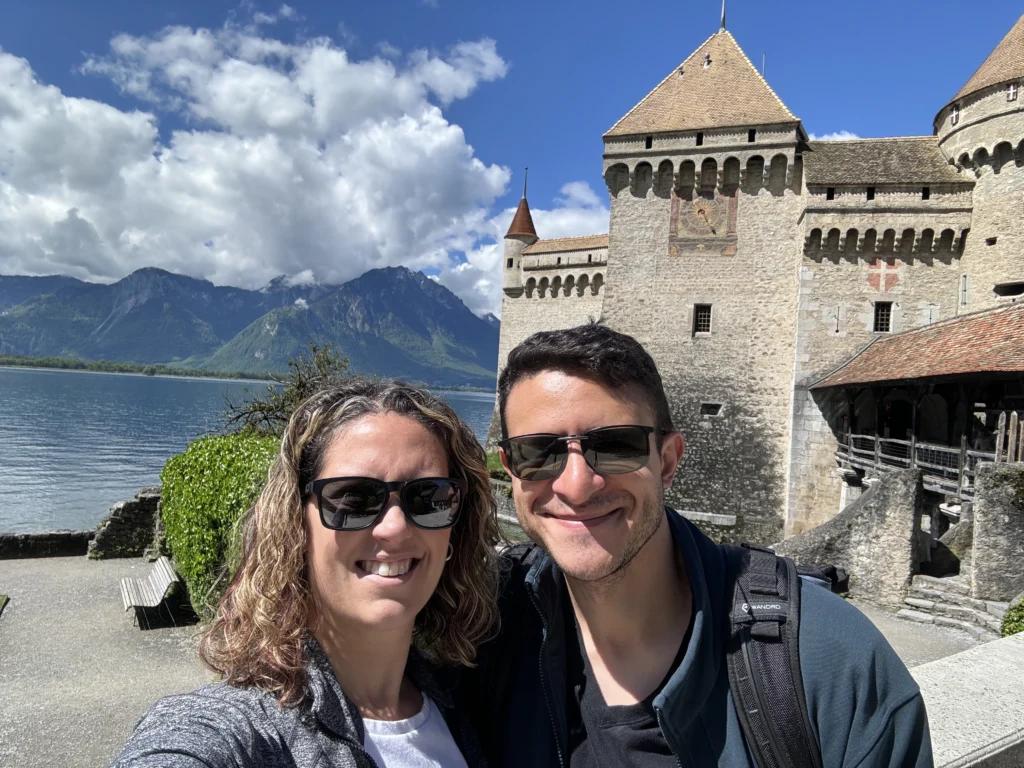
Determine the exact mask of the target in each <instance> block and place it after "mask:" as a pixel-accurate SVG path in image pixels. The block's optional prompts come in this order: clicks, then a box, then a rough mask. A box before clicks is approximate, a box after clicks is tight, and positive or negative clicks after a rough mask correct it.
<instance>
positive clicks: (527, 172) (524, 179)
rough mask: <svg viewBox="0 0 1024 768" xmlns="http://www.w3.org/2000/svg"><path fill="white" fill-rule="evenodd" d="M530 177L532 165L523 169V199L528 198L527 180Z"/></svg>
mask: <svg viewBox="0 0 1024 768" xmlns="http://www.w3.org/2000/svg"><path fill="white" fill-rule="evenodd" d="M529 178H530V166H526V168H525V169H524V170H523V200H525V199H526V181H527V179H529Z"/></svg>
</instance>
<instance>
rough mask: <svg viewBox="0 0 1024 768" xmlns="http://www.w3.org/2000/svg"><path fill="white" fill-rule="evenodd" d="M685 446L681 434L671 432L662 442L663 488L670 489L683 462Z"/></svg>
mask: <svg viewBox="0 0 1024 768" xmlns="http://www.w3.org/2000/svg"><path fill="white" fill-rule="evenodd" d="M684 448H685V444H684V442H683V436H682V434H681V433H679V432H669V433H668V434H667V435H665V437H664V438H663V439H662V442H661V486H662V488H668V487H669V486H670V485H672V481H673V480H674V479H675V476H676V470H677V469H679V462H680V461H682V460H683V450H684Z"/></svg>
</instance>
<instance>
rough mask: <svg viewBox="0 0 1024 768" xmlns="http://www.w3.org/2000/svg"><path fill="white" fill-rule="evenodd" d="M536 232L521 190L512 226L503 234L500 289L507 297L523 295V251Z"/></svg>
mask: <svg viewBox="0 0 1024 768" xmlns="http://www.w3.org/2000/svg"><path fill="white" fill-rule="evenodd" d="M539 239H540V238H538V237H537V230H535V229H534V228H533V217H532V216H530V205H529V203H527V202H526V189H525V188H524V189H523V199H522V200H520V201H519V208H518V209H516V215H515V216H514V217H513V218H512V225H511V226H510V227H509V228H508V232H507V233H506V234H505V263H504V265H503V266H504V270H503V279H502V288H503V289H504V291H505V294H506V295H507V296H512V297H516V296H521V295H522V294H523V270H522V261H523V251H525V250H526V249H527V248H529V247H530V246H531V245H533V244H534V243H536V242H537V241H538V240H539Z"/></svg>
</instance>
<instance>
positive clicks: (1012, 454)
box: [1006, 411, 1019, 462]
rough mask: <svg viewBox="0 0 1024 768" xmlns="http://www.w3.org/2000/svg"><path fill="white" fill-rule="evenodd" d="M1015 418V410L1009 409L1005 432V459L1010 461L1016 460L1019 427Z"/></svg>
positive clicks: (1016, 417)
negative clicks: (1008, 419) (1008, 421)
mask: <svg viewBox="0 0 1024 768" xmlns="http://www.w3.org/2000/svg"><path fill="white" fill-rule="evenodd" d="M1017 420H1018V416H1017V412H1016V411H1011V412H1010V424H1009V427H1008V428H1007V432H1006V438H1007V441H1006V460H1007V461H1011V462H1012V461H1016V460H1017V431H1018V429H1019V425H1018V423H1017Z"/></svg>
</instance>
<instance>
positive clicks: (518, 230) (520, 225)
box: [505, 195, 540, 240]
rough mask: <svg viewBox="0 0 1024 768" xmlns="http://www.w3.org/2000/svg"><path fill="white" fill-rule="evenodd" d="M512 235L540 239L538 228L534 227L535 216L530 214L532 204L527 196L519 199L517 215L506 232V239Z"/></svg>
mask: <svg viewBox="0 0 1024 768" xmlns="http://www.w3.org/2000/svg"><path fill="white" fill-rule="evenodd" d="M510 237H532V238H533V239H534V240H539V239H540V238H538V237H537V230H536V229H534V228H533V217H532V216H531V215H530V204H529V203H527V202H526V196H525V195H524V196H523V199H522V200H520V201H519V207H518V208H517V209H516V215H515V216H513V217H512V225H511V226H510V227H509V228H508V232H507V233H506V234H505V239H508V238H510Z"/></svg>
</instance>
